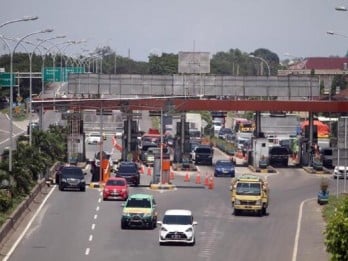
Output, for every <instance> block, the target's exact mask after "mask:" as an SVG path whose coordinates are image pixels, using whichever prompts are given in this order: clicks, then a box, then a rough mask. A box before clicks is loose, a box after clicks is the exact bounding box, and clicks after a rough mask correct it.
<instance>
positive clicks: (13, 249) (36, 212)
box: [3, 188, 55, 261]
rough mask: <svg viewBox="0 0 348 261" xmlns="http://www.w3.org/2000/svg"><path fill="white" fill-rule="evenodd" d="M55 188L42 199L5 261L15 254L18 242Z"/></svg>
mask: <svg viewBox="0 0 348 261" xmlns="http://www.w3.org/2000/svg"><path fill="white" fill-rule="evenodd" d="M54 189H55V188H53V189H51V191H50V192H49V193H48V194H47V196H46V198H45V199H44V200H43V201H42V203H41V204H40V206H39V208H38V209H37V210H36V211H35V214H34V216H33V217H32V218H31V219H30V221H29V223H28V224H27V226H26V227H25V229H24V230H23V232H22V233H21V234H20V236H19V237H18V239H17V240H16V242H15V243H14V244H13V246H12V247H11V249H10V251H9V252H8V253H7V254H6V255H5V257H4V259H3V261H7V260H8V259H9V257H10V256H11V255H12V254H13V251H15V249H16V248H17V246H18V244H19V243H20V242H21V240H22V239H23V237H24V236H25V234H26V233H27V231H28V230H29V228H30V227H31V225H32V223H33V222H34V220H35V218H36V217H37V215H38V214H39V213H40V211H41V209H42V208H43V206H44V205H45V203H46V201H47V200H48V198H49V197H50V196H51V195H52V193H53V191H54Z"/></svg>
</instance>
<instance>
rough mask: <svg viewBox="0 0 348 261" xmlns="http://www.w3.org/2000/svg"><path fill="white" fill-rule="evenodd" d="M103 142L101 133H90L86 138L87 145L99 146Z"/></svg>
mask: <svg viewBox="0 0 348 261" xmlns="http://www.w3.org/2000/svg"><path fill="white" fill-rule="evenodd" d="M101 141H102V139H101V136H100V133H99V132H90V133H88V136H87V138H86V143H87V144H99V143H100V142H101Z"/></svg>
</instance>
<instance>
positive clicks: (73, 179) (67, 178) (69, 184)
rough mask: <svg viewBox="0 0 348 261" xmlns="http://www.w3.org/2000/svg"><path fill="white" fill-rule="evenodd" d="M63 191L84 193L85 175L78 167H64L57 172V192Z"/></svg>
mask: <svg viewBox="0 0 348 261" xmlns="http://www.w3.org/2000/svg"><path fill="white" fill-rule="evenodd" d="M65 189H79V190H80V191H86V180H85V174H84V173H83V172H82V169H81V168H80V167H76V166H64V167H63V168H62V169H61V170H60V171H59V190H65Z"/></svg>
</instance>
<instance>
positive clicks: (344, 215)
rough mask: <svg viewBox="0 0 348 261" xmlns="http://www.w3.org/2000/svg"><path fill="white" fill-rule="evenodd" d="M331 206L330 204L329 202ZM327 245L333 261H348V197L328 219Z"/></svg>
mask: <svg viewBox="0 0 348 261" xmlns="http://www.w3.org/2000/svg"><path fill="white" fill-rule="evenodd" d="M329 204H330V202H329ZM325 236H326V238H325V244H326V248H327V251H328V252H329V253H331V260H334V261H340V260H348V197H347V196H345V197H344V198H343V200H342V201H341V204H339V205H338V206H337V208H336V209H335V211H334V213H333V214H332V215H331V216H330V217H329V218H328V222H327V226H326V230H325Z"/></svg>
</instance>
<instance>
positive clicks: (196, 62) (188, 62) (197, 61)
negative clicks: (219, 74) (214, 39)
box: [178, 52, 210, 74]
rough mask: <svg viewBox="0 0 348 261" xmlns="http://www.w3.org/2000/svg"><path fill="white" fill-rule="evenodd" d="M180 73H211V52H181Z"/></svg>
mask: <svg viewBox="0 0 348 261" xmlns="http://www.w3.org/2000/svg"><path fill="white" fill-rule="evenodd" d="M178 70H179V73H189V74H202V73H210V58H209V52H179V68H178Z"/></svg>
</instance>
